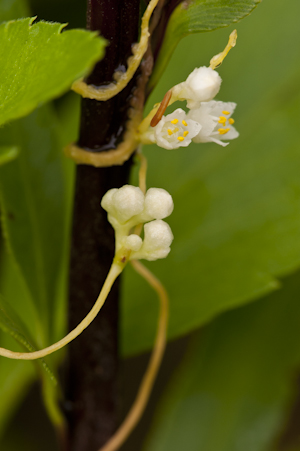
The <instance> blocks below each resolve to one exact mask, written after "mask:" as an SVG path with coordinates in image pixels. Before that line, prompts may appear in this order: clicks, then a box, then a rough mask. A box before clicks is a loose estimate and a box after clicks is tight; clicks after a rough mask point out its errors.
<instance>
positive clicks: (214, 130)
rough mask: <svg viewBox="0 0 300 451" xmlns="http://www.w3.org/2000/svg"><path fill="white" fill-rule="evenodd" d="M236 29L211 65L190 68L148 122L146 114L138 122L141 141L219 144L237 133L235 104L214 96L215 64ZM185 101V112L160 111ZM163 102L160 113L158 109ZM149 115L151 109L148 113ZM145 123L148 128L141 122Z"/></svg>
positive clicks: (164, 144) (170, 146)
mask: <svg viewBox="0 0 300 451" xmlns="http://www.w3.org/2000/svg"><path fill="white" fill-rule="evenodd" d="M235 41H236V31H234V32H233V33H232V34H231V35H230V38H229V43H228V44H227V46H226V48H225V50H224V51H223V52H222V53H220V54H219V55H216V56H215V57H213V58H212V60H211V65H210V67H205V66H203V67H199V68H196V69H194V70H193V72H192V73H191V74H190V75H189V76H188V78H187V79H186V80H185V81H184V82H182V83H179V84H178V85H176V86H173V88H172V89H171V90H170V91H168V93H167V94H166V96H165V98H164V100H163V102H162V103H161V106H160V108H159V111H158V112H157V113H156V112H155V108H154V109H153V113H154V116H153V118H152V120H151V123H150V124H147V118H146V120H144V121H143V122H142V124H141V126H140V130H139V131H140V141H141V142H142V143H144V144H151V143H156V144H157V145H158V146H160V147H163V148H165V149H176V148H178V147H186V146H188V145H189V144H190V143H191V142H192V141H193V142H195V143H205V142H215V143H217V144H219V145H221V146H227V145H228V144H229V143H228V142H224V141H223V140H224V139H225V140H231V139H234V138H237V137H238V136H239V134H238V132H237V131H236V129H235V128H234V127H233V124H234V119H233V118H232V117H231V116H232V114H233V112H234V110H235V107H236V104H235V103H233V102H220V101H216V100H213V99H214V98H215V96H216V95H217V94H218V92H219V90H220V87H221V83H222V79H221V77H220V75H219V74H218V72H217V71H216V70H215V67H217V65H219V64H220V63H221V62H222V61H223V59H224V58H225V56H226V55H227V53H228V51H229V50H230V48H232V47H233V46H234V45H235ZM177 100H179V101H186V107H187V109H188V110H189V111H188V112H187V113H186V112H185V111H184V110H183V109H181V108H178V109H177V110H175V111H174V112H173V113H171V114H168V115H166V116H164V115H163V113H164V111H165V110H166V108H167V106H168V104H172V103H174V102H176V101H177ZM162 105H163V113H162V112H161V109H162ZM150 115H151V113H150ZM145 124H146V125H147V128H145V127H144V125H145Z"/></svg>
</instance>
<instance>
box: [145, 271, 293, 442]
mask: <svg viewBox="0 0 300 451" xmlns="http://www.w3.org/2000/svg"><path fill="white" fill-rule="evenodd" d="M299 275H300V274H299V273H297V274H296V275H293V276H292V277H290V278H288V279H286V280H284V281H283V289H281V290H280V291H278V292H277V293H273V294H272V295H269V296H268V297H266V298H264V299H262V300H261V301H260V302H256V303H254V304H251V305H249V306H246V307H244V308H241V309H237V310H235V311H233V312H229V313H226V314H224V315H223V316H222V317H221V318H219V319H218V320H216V321H215V322H214V323H213V324H212V325H210V326H209V327H207V329H206V330H205V331H204V333H202V334H201V335H198V338H197V340H196V343H194V345H195V346H194V347H193V348H192V350H191V352H190V355H189V357H188V359H186V361H185V362H183V364H182V366H181V369H180V372H179V374H177V375H176V376H175V378H173V380H172V382H171V386H170V388H169V389H168V390H167V392H166V394H165V395H164V400H163V402H162V405H161V406H160V407H159V408H160V413H159V414H158V415H157V414H156V415H155V427H154V430H153V431H152V434H150V435H149V441H148V446H146V447H145V450H146V451H162V450H172V451H179V450H180V451H181V450H183V449H188V450H189V451H198V450H200V449H203V450H205V451H232V450H235V451H247V450H251V451H266V450H268V449H273V448H272V447H271V446H270V445H271V444H272V442H273V440H274V438H275V436H277V433H278V432H279V430H282V424H284V422H285V419H286V417H285V415H286V408H287V407H288V404H289V401H290V396H291V395H292V393H291V387H290V382H291V380H292V374H293V371H294V370H295V368H296V367H297V366H299V361H300V348H299V330H300V304H299V291H300V279H299Z"/></svg>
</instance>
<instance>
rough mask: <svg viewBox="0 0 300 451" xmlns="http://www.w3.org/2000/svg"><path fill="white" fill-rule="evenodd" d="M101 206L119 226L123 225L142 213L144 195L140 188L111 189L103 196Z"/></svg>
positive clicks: (128, 186) (127, 186) (125, 186)
mask: <svg viewBox="0 0 300 451" xmlns="http://www.w3.org/2000/svg"><path fill="white" fill-rule="evenodd" d="M101 206H102V207H103V208H104V209H105V210H106V211H107V212H108V213H109V214H110V216H112V217H113V218H115V219H116V220H117V221H118V222H119V223H120V224H124V223H125V222H126V221H128V220H129V219H130V218H132V216H135V215H138V214H139V213H141V211H143V209H144V194H143V192H142V191H141V190H140V188H138V187H136V186H131V185H124V186H122V187H121V188H119V189H116V188H113V189H111V190H109V191H108V192H107V193H106V194H105V195H104V196H103V198H102V201H101Z"/></svg>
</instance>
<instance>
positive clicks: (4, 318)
mask: <svg viewBox="0 0 300 451" xmlns="http://www.w3.org/2000/svg"><path fill="white" fill-rule="evenodd" d="M0 329H2V330H3V332H6V333H8V334H9V335H11V336H12V337H13V338H14V339H15V340H16V341H17V342H18V343H19V344H20V345H21V346H22V347H23V349H22V351H24V348H25V350H27V351H29V352H33V351H36V350H37V347H36V345H34V344H33V339H32V337H30V334H29V332H28V330H26V327H25V325H24V324H23V322H22V320H21V319H20V318H19V316H18V315H17V313H16V312H15V311H14V309H13V307H12V306H11V305H9V304H8V303H7V302H6V301H5V300H4V299H2V298H1V297H0ZM0 358H1V359H2V358H3V357H0ZM37 363H38V364H40V365H41V366H42V368H43V369H44V370H45V371H46V373H47V374H48V376H49V377H50V379H51V381H52V383H53V384H54V385H56V384H57V381H56V378H55V376H54V374H53V372H52V371H51V370H50V368H49V366H48V365H47V364H46V362H45V361H44V359H39V360H38V361H37ZM35 364H36V362H35Z"/></svg>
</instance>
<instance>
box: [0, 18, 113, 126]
mask: <svg viewBox="0 0 300 451" xmlns="http://www.w3.org/2000/svg"><path fill="white" fill-rule="evenodd" d="M34 20H35V18H26V19H20V20H16V21H11V22H6V23H3V24H1V25H0V60H1V66H0V125H1V124H4V123H6V122H8V121H11V120H13V119H17V118H19V117H22V116H25V115H27V114H29V113H30V112H31V111H32V110H34V109H35V108H36V107H37V106H38V105H39V104H40V103H42V102H46V101H48V100H50V99H52V98H54V97H57V96H59V95H60V94H62V93H63V92H65V91H67V90H68V89H69V88H70V86H71V84H72V82H73V81H74V80H76V79H78V78H80V77H82V76H84V75H86V74H87V72H88V71H89V70H90V69H91V68H92V66H93V65H94V64H95V63H96V61H98V60H99V59H100V58H101V56H102V55H103V50H104V46H105V41H104V39H101V38H99V37H97V36H96V34H95V33H90V32H87V31H85V30H69V31H65V32H63V33H62V29H63V28H64V27H65V25H62V24H59V23H47V22H38V23H34V24H33V21H34ZM70 49H72V50H74V51H71V50H70ZM75 49H76V51H75Z"/></svg>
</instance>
